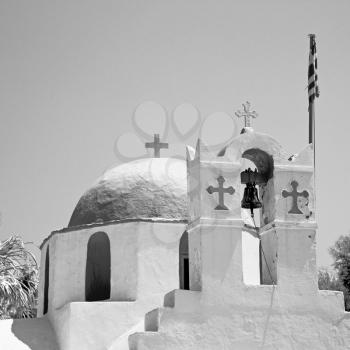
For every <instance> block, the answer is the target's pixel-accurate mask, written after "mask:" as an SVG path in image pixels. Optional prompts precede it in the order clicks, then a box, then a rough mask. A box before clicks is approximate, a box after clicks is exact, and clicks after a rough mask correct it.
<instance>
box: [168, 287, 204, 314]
mask: <svg viewBox="0 0 350 350" xmlns="http://www.w3.org/2000/svg"><path fill="white" fill-rule="evenodd" d="M199 295H200V292H197V291H192V290H184V289H174V290H172V291H171V292H169V293H167V294H166V295H165V296H164V301H163V306H164V307H169V308H174V307H176V308H177V309H179V310H182V311H191V310H192V309H193V308H195V307H196V305H197V304H198V301H199Z"/></svg>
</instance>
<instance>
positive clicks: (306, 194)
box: [282, 180, 309, 214]
mask: <svg viewBox="0 0 350 350" xmlns="http://www.w3.org/2000/svg"><path fill="white" fill-rule="evenodd" d="M290 185H291V186H292V189H293V190H292V191H291V192H288V191H286V190H283V191H282V197H283V198H287V197H292V198H293V202H292V208H291V209H290V210H289V211H288V213H289V214H303V212H302V211H301V210H300V209H299V208H298V197H304V198H306V199H308V198H309V192H308V191H306V190H304V191H303V192H298V190H297V188H298V186H299V184H298V182H297V181H295V180H293V181H292V182H291V183H290Z"/></svg>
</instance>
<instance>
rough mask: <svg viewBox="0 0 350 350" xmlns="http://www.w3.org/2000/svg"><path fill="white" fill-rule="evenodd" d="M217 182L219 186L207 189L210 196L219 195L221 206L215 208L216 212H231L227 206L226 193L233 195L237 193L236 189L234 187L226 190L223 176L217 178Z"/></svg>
mask: <svg viewBox="0 0 350 350" xmlns="http://www.w3.org/2000/svg"><path fill="white" fill-rule="evenodd" d="M217 182H218V184H219V186H218V187H213V186H209V187H208V188H207V192H208V193H209V194H213V193H215V192H217V193H218V199H219V204H218V205H217V206H216V207H215V210H229V208H228V207H227V206H226V205H225V193H227V194H230V195H233V194H234V193H235V189H234V188H233V187H232V186H229V187H226V188H224V182H225V178H224V177H223V176H222V175H220V176H219V177H218V178H217Z"/></svg>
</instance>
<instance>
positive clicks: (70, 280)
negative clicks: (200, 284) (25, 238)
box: [39, 221, 186, 349]
mask: <svg viewBox="0 0 350 350" xmlns="http://www.w3.org/2000/svg"><path fill="white" fill-rule="evenodd" d="M185 228H186V225H185V224H184V223H181V222H154V221H153V222H150V221H136V222H125V223H117V224H110V225H98V226H96V227H89V228H85V229H81V230H76V231H67V232H57V233H55V234H53V235H52V236H51V237H50V238H49V239H48V240H47V241H46V242H45V243H44V245H43V247H42V255H43V259H42V267H44V266H45V252H46V249H47V246H49V247H50V287H49V311H48V317H49V319H50V320H51V322H52V324H53V327H54V329H55V332H56V335H57V337H58V342H59V343H60V345H61V347H62V349H76V348H74V346H76V342H77V341H78V340H77V339H78V338H76V337H78V334H79V332H80V331H78V330H77V331H76V332H74V331H72V329H73V328H74V327H78V328H77V329H79V327H80V326H78V325H74V322H73V319H80V321H79V322H80V323H81V324H84V327H85V329H91V332H96V336H95V338H94V337H93V338H94V339H96V341H97V340H98V339H100V340H99V342H100V343H101V344H102V343H103V344H104V346H106V345H108V343H109V342H110V341H111V342H112V340H113V341H115V340H116V339H117V338H118V336H121V335H122V334H124V333H125V332H127V331H128V330H129V329H130V328H132V327H134V326H135V325H136V324H137V323H140V322H142V320H143V318H144V314H145V313H146V312H147V311H149V310H151V309H152V308H154V307H157V306H160V305H162V302H163V297H164V295H165V294H166V293H167V292H169V291H171V290H172V289H175V288H179V241H180V238H181V236H182V234H183V232H184V231H185ZM101 231H102V232H105V233H106V234H107V235H108V237H109V240H110V247H111V298H110V299H109V301H111V302H112V303H110V304H109V303H107V302H97V303H96V302H90V303H84V301H85V269H86V258H87V244H88V240H89V238H90V237H91V235H93V234H94V233H96V232H101ZM40 274H41V275H40V276H41V281H40V287H39V315H42V311H43V309H42V306H43V289H44V287H43V286H44V278H43V277H44V269H42V270H41V272H40ZM72 302H73V304H70V303H72ZM118 302H119V303H118ZM68 305H71V306H68ZM101 305H102V306H101ZM107 305H110V308H109V307H108V306H107ZM101 310H102V311H101ZM106 310H109V311H108V312H107V311H106ZM86 313H88V314H89V313H91V315H93V314H95V315H99V316H98V317H97V318H95V317H91V318H85V316H83V315H85V314H86ZM86 317H87V316H86ZM104 317H107V318H106V319H105V320H104ZM108 320H110V321H108ZM111 325H113V326H111ZM72 327H73V328H72ZM68 334H69V336H68ZM98 334H100V336H98ZM106 334H110V335H109V336H107V335H106ZM103 338H105V341H101V339H103ZM89 339H90V338H89ZM74 344H75V345H74ZM82 344H83V343H82ZM84 344H85V343H84ZM99 346H100V345H98V347H97V345H96V342H95V343H94V342H91V340H89V342H87V343H86V344H85V345H84V349H90V348H91V349H100V348H101V349H103V347H99ZM101 346H102V345H101Z"/></svg>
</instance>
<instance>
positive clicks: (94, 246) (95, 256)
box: [85, 232, 111, 301]
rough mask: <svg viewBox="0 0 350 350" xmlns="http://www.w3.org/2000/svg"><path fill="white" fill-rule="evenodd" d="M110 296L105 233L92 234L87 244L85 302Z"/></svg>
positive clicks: (107, 240)
mask: <svg viewBox="0 0 350 350" xmlns="http://www.w3.org/2000/svg"><path fill="white" fill-rule="evenodd" d="M110 295H111V249H110V242H109V238H108V236H107V234H106V233H105V232H96V233H94V234H93V235H92V236H91V237H90V239H89V242H88V246H87V258H86V273H85V300H86V301H98V300H106V299H109V298H110Z"/></svg>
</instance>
